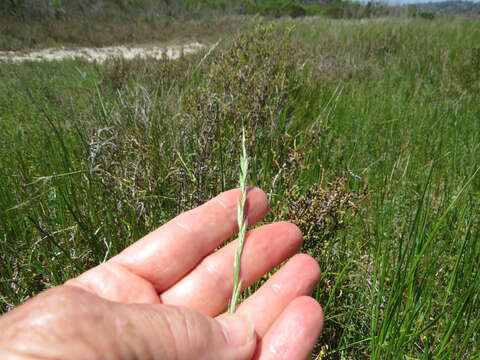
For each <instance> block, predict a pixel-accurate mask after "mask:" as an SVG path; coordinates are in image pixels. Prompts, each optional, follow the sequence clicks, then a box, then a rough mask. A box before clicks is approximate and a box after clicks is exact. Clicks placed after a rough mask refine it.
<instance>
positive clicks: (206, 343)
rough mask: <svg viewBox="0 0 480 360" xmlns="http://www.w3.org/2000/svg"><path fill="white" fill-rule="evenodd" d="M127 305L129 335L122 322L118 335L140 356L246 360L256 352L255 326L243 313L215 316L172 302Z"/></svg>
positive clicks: (130, 351)
mask: <svg viewBox="0 0 480 360" xmlns="http://www.w3.org/2000/svg"><path fill="white" fill-rule="evenodd" d="M125 308H127V309H125V310H127V312H128V313H129V316H128V318H129V319H130V321H128V325H127V329H126V330H127V333H128V335H126V334H122V332H123V331H122V329H121V328H122V326H121V327H120V329H119V330H120V332H121V333H120V334H119V335H120V336H121V337H122V338H125V342H126V343H127V344H128V345H127V344H125V345H127V348H128V350H127V351H128V352H129V353H130V354H132V352H133V355H136V356H137V357H138V358H147V357H148V358H152V359H178V360H183V359H185V360H187V359H188V360H190V359H199V360H207V359H226V360H230V359H231V360H242V359H245V360H247V359H251V358H252V357H253V355H254V353H255V348H256V342H257V339H256V335H255V331H254V326H253V323H252V322H251V321H250V320H249V319H248V318H246V317H245V316H244V315H239V314H224V315H221V316H219V317H218V318H217V319H213V318H210V317H207V316H204V315H202V314H200V313H197V312H195V311H192V310H189V309H187V308H182V307H176V306H169V305H125ZM132 330H133V335H134V336H132ZM125 335H126V336H125Z"/></svg>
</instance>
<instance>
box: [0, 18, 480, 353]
mask: <svg viewBox="0 0 480 360" xmlns="http://www.w3.org/2000/svg"><path fill="white" fill-rule="evenodd" d="M219 21H220V20H219ZM479 21H480V20H479V19H461V18H441V17H439V18H437V19H435V20H434V21H430V20H425V19H407V18H404V19H394V18H391V19H387V18H385V19H371V20H331V19H325V18H320V17H312V18H302V19H297V20H287V19H281V20H278V21H277V22H275V23H272V22H268V21H264V20H260V19H253V20H248V19H246V18H241V19H240V18H238V19H236V20H235V21H232V20H229V21H224V22H223V23H222V22H221V21H220V25H219V29H222V31H217V32H216V31H214V29H215V27H212V26H213V25H212V23H209V25H208V26H206V27H205V28H206V29H207V30H205V31H203V32H202V31H197V32H195V33H196V34H197V35H196V36H200V37H201V36H203V38H195V40H196V41H200V42H204V43H209V44H213V43H216V44H217V46H216V47H215V48H214V49H213V50H208V49H207V50H205V51H203V52H201V53H198V54H196V55H193V56H188V57H183V58H181V59H178V60H175V61H169V60H166V59H165V60H153V59H147V60H132V61H126V60H121V59H117V60H111V61H108V62H107V63H104V64H91V63H88V62H86V61H84V60H66V61H62V62H57V63H47V62H40V63H33V62H32V63H23V64H8V63H1V64H0V134H1V136H0V313H1V312H5V311H8V310H10V309H11V308H13V307H14V306H16V305H18V304H19V303H21V302H22V301H24V300H25V299H27V298H28V297H30V296H32V295H34V294H37V293H39V292H40V291H42V290H44V289H47V288H49V287H52V286H55V285H58V284H61V283H63V282H64V281H66V280H67V279H69V278H71V277H74V276H76V275H78V274H80V273H81V272H83V271H85V270H86V269H88V268H90V267H92V266H94V265H96V264H98V263H100V262H102V261H105V259H107V258H109V257H111V256H113V255H115V254H116V253H118V252H119V251H121V250H122V249H123V248H125V247H126V246H128V245H129V244H131V243H132V242H134V241H135V240H136V239H138V238H140V237H141V236H143V235H145V234H146V233H148V232H149V231H151V230H153V229H155V228H157V227H158V226H160V225H161V224H163V223H164V222H166V221H167V220H168V219H170V218H172V217H173V216H175V215H176V214H178V213H180V212H182V211H185V210H187V209H190V208H192V207H195V206H197V205H199V204H201V203H203V202H204V201H206V200H207V199H209V198H211V197H212V196H214V195H216V194H217V193H219V192H220V191H223V190H226V189H230V188H234V187H236V186H238V184H237V181H238V173H239V159H240V155H241V148H242V146H241V131H240V130H239V129H241V124H242V123H244V124H245V125H246V131H247V133H246V135H247V136H246V137H247V141H246V146H247V150H248V154H249V155H250V173H249V180H250V184H252V185H255V186H258V187H260V188H262V189H263V190H264V191H265V192H266V193H267V194H268V196H269V198H270V207H271V210H270V214H269V215H268V217H267V218H266V219H265V222H271V221H277V220H290V221H293V222H295V223H296V224H297V225H298V226H300V228H301V229H302V232H303V234H304V249H303V251H305V252H307V253H309V254H311V255H312V256H315V258H316V259H317V260H318V262H319V264H320V267H321V269H322V277H321V280H320V283H319V285H318V287H317V289H316V290H315V292H314V294H313V296H315V297H316V298H317V299H318V300H319V301H320V303H321V304H322V305H323V307H324V312H325V316H326V324H325V330H324V333H323V335H322V337H321V338H320V339H319V342H318V344H317V346H316V348H315V350H314V355H313V358H317V359H474V358H478V357H479V356H480V345H479V344H480V317H479V316H478V314H479V313H480V266H479V265H480V221H479V219H480V216H479V215H480V171H479V168H480V43H479V39H480V26H479V25H480V22H479ZM221 24H223V25H221ZM12 26H13V25H12ZM197 26H201V25H198V24H197ZM202 29H203V28H202ZM29 31H30V30H29ZM32 33H35V32H34V31H33V32H32ZM110 33H112V32H110ZM108 34H109V32H107V35H108ZM139 34H140V35H138V38H132V39H126V40H125V41H129V42H137V41H140V40H142V39H143V40H145V41H146V42H148V41H153V40H157V41H158V40H161V41H170V39H168V38H161V39H145V38H143V37H142V35H141V34H142V32H141V31H140V30H139ZM218 34H222V36H223V38H221V39H220V38H219V37H218V36H219V35H218ZM224 34H226V35H224ZM107 35H105V36H107ZM36 36H40V35H38V34H37V35H36ZM92 39H93V37H92ZM188 39H190V37H189V38H188ZM8 41H9V40H8ZM8 41H7V40H4V42H5V44H7V43H8V44H9V45H10V48H15V47H16V48H28V47H29V46H31V45H32V44H31V43H29V42H28V41H24V42H17V43H16V45H15V44H13V45H12V43H11V42H8ZM55 41H56V42H58V41H59V40H55ZM68 41H69V40H68V38H67V39H61V40H60V42H62V43H68ZM85 41H86V40H85ZM96 41H97V42H99V41H100V42H101V45H105V44H111V43H117V42H119V41H122V39H120V40H119V39H113V40H108V39H107V40H104V41H103V42H102V40H98V39H97V40H96ZM217 41H219V42H218V43H217ZM37 43H38V42H37ZM40 43H41V41H40ZM44 43H45V44H50V42H49V40H48V39H47V40H45V41H44ZM75 45H88V44H86V43H81V44H78V43H76V42H75V41H73V42H72V43H71V46H75ZM93 45H97V44H93ZM2 47H3V48H8V46H7V45H2ZM259 283H261V281H260V282H259ZM259 283H257V284H255V285H253V286H252V287H251V289H249V290H247V292H246V293H247V294H248V293H249V292H250V291H253V290H254V289H255V288H256V287H257V286H258V285H259Z"/></svg>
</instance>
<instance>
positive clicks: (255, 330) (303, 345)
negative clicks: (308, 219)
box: [0, 188, 323, 360]
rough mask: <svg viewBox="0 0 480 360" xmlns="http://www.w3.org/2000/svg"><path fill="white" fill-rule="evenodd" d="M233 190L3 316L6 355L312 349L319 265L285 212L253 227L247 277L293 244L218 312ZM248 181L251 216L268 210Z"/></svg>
mask: <svg viewBox="0 0 480 360" xmlns="http://www.w3.org/2000/svg"><path fill="white" fill-rule="evenodd" d="M239 198H240V192H239V191H238V190H231V191H227V192H224V193H222V194H220V195H219V196H217V197H215V198H214V199H212V200H210V201H208V202H207V203H205V204H203V205H202V206H200V207H198V208H196V209H193V210H190V211H187V212H185V213H183V214H181V215H179V216H177V217H176V218H174V219H173V220H171V221H170V222H168V223H167V224H165V225H164V226H162V227H161V228H159V229H157V230H156V231H154V232H152V233H150V234H148V235H147V236H145V237H144V238H142V239H141V240H139V241H138V242H136V243H135V244H133V245H132V246H130V247H129V248H127V249H125V250H124V251H123V252H122V253H120V254H119V255H117V256H115V257H113V258H112V259H110V260H109V261H107V262H106V263H103V264H101V265H99V266H97V267H95V268H93V269H91V270H89V271H87V272H85V273H84V274H82V275H80V276H79V277H77V278H75V279H72V280H69V281H67V282H66V284H65V285H63V286H59V287H56V288H54V289H51V290H48V291H46V292H44V293H42V294H40V295H38V296H36V297H34V298H33V299H31V300H29V301H27V302H26V303H25V304H23V305H21V306H19V307H18V308H17V309H15V310H13V311H11V312H10V313H8V314H6V315H4V316H3V317H1V318H0V358H1V359H71V360H75V359H188V360H190V359H252V358H254V359H261V360H267V359H289V360H296V359H302V360H303V359H305V358H306V357H307V356H308V354H309V353H310V351H311V349H312V348H313V346H314V344H315V342H316V340H317V338H318V336H319V334H320V332H321V329H322V326H323V313H322V309H321V307H320V305H319V304H318V303H317V302H316V301H315V300H314V299H313V298H311V297H309V296H308V295H309V294H310V293H311V291H312V290H313V288H314V287H315V285H316V283H317V281H318V278H319V274H320V272H319V268H318V265H317V263H316V262H315V260H314V259H312V258H311V257H309V256H307V255H302V254H298V255H294V254H295V253H296V252H297V251H298V249H299V248H300V246H301V242H302V239H301V233H300V231H299V230H298V228H297V227H296V226H295V225H293V224H290V223H286V222H280V223H275V224H270V225H264V226H261V227H259V228H256V229H254V230H252V231H250V232H249V234H248V235H247V240H246V242H245V250H244V252H243V256H242V275H241V276H242V279H243V285H244V287H247V286H248V285H250V284H251V283H253V282H254V281H255V280H257V279H259V278H260V277H261V276H262V275H264V274H265V273H266V272H268V271H269V270H271V269H272V268H274V267H275V266H277V265H278V264H280V263H281V262H282V261H283V260H285V259H286V258H288V257H290V256H292V255H294V256H293V257H292V258H291V259H290V260H289V261H288V262H287V263H286V264H285V265H284V266H283V267H282V268H281V269H280V270H279V271H278V272H277V273H275V274H274V275H273V276H272V277H271V278H270V279H268V281H266V282H265V284H263V285H262V286H261V287H260V289H258V290H257V291H256V292H255V293H254V294H253V295H251V296H250V297H249V298H247V299H246V300H245V301H243V303H241V304H240V305H239V307H238V309H237V312H236V313H235V314H233V315H231V314H222V311H224V309H225V308H226V306H227V303H228V301H229V298H230V295H231V292H232V285H233V280H232V278H233V276H232V272H233V270H232V269H233V254H234V251H235V247H236V241H235V242H232V243H230V244H228V245H226V246H225V247H223V248H221V249H220V250H217V251H215V249H217V248H218V247H219V246H220V245H221V244H222V243H223V242H225V241H226V240H227V239H228V238H229V237H230V236H232V235H233V234H234V233H235V232H236V230H237V229H236V227H237V225H236V204H237V201H238V199H239ZM267 207H268V205H267V199H266V196H265V194H264V193H263V192H262V191H261V190H259V189H257V188H250V189H249V191H248V200H247V215H248V224H254V223H256V222H257V221H259V220H260V219H261V218H262V217H263V216H264V215H265V214H266V212H267Z"/></svg>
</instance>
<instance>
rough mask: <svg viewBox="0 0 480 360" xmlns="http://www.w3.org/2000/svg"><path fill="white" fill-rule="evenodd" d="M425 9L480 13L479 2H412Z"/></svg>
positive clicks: (453, 12)
mask: <svg viewBox="0 0 480 360" xmlns="http://www.w3.org/2000/svg"><path fill="white" fill-rule="evenodd" d="M413 5H415V6H418V7H419V8H421V9H422V10H425V11H433V12H436V13H442V14H458V15H460V14H463V15H464V14H472V15H480V2H473V1H435V2H433V1H432V2H428V3H416V4H413Z"/></svg>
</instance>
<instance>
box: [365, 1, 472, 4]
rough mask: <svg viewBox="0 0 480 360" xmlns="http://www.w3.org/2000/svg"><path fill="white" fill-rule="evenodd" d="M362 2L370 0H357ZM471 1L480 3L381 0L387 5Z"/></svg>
mask: <svg viewBox="0 0 480 360" xmlns="http://www.w3.org/2000/svg"><path fill="white" fill-rule="evenodd" d="M357 1H359V2H361V3H367V2H368V0H357ZM451 1H458V2H470V3H479V2H480V0H436V1H435V0H383V1H379V2H381V3H385V4H387V5H409V4H427V3H442V2H451Z"/></svg>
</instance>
